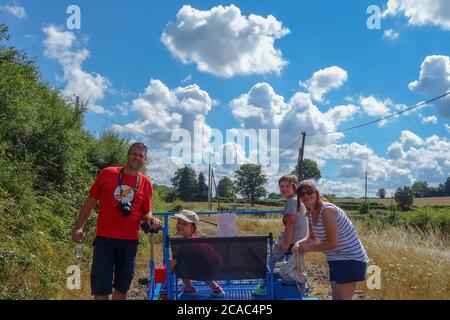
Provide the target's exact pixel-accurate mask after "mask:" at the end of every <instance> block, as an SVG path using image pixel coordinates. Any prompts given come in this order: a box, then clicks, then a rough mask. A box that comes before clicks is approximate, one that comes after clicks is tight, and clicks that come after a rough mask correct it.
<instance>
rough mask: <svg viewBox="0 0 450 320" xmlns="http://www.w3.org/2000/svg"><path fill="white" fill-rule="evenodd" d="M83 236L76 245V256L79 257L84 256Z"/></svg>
mask: <svg viewBox="0 0 450 320" xmlns="http://www.w3.org/2000/svg"><path fill="white" fill-rule="evenodd" d="M82 243H83V238H81V239H80V242H79V243H77V244H76V246H75V257H77V259H81V258H83V244H82Z"/></svg>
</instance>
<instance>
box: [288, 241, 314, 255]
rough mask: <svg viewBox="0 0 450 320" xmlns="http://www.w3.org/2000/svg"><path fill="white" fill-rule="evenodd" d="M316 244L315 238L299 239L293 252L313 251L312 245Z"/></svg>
mask: <svg viewBox="0 0 450 320" xmlns="http://www.w3.org/2000/svg"><path fill="white" fill-rule="evenodd" d="M314 244H315V241H314V240H311V239H304V240H299V241H297V242H296V243H295V244H294V247H293V248H292V253H306V252H309V251H312V246H313V245H314Z"/></svg>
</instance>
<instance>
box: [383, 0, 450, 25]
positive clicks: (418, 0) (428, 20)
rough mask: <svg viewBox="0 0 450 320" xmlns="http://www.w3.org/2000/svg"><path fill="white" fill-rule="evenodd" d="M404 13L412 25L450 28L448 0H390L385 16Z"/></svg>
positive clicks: (449, 2) (449, 4)
mask: <svg viewBox="0 0 450 320" xmlns="http://www.w3.org/2000/svg"><path fill="white" fill-rule="evenodd" d="M399 15H404V16H405V17H407V18H408V24H410V25H412V26H424V25H435V26H438V27H440V28H442V29H444V30H450V1H448V0H388V2H387V8H386V10H385V11H384V12H383V16H384V17H387V16H399Z"/></svg>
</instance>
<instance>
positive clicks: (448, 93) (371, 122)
mask: <svg viewBox="0 0 450 320" xmlns="http://www.w3.org/2000/svg"><path fill="white" fill-rule="evenodd" d="M448 95H450V91H448V92H446V93H444V94H442V95H440V96H438V97H436V98H433V99H431V100H428V101H425V102H422V103H419V104H417V105H415V106H413V107H411V108H408V109H405V110H402V111H399V112H396V113H393V114H391V115H388V116H385V117H382V118H380V119H377V120H373V121H369V122H366V123H363V124H360V125H357V126H353V127H350V128H346V129H342V130H336V131H330V132H322V133H306V135H307V136H322V135H329V134H335V133H340V132H345V131H350V130H353V129H357V128H361V127H364V126H368V125H370V124H374V123H377V122H380V121H383V120H386V119H389V118H392V117H395V116H397V115H399V114H402V113H405V112H408V111H411V110H413V109H416V108H419V107H422V106H424V105H426V104H429V103H431V102H434V101H436V100H439V99H442V98H444V97H446V96H448ZM300 140H302V137H300V138H298V139H297V140H295V142H293V143H291V144H290V145H289V146H287V147H286V148H285V149H283V150H282V151H281V152H280V153H279V155H281V154H283V153H284V152H286V151H287V150H289V149H290V148H291V147H293V146H295V145H296V144H297V143H298V142H299V141H300Z"/></svg>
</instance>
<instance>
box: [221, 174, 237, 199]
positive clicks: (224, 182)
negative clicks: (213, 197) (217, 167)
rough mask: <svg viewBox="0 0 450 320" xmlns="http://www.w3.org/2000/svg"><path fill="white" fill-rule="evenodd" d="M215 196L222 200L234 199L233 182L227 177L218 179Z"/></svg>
mask: <svg viewBox="0 0 450 320" xmlns="http://www.w3.org/2000/svg"><path fill="white" fill-rule="evenodd" d="M217 196H218V197H222V198H234V197H235V195H234V191H233V181H231V179H230V178H228V177H223V178H222V179H220V181H219V184H218V185H217Z"/></svg>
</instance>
